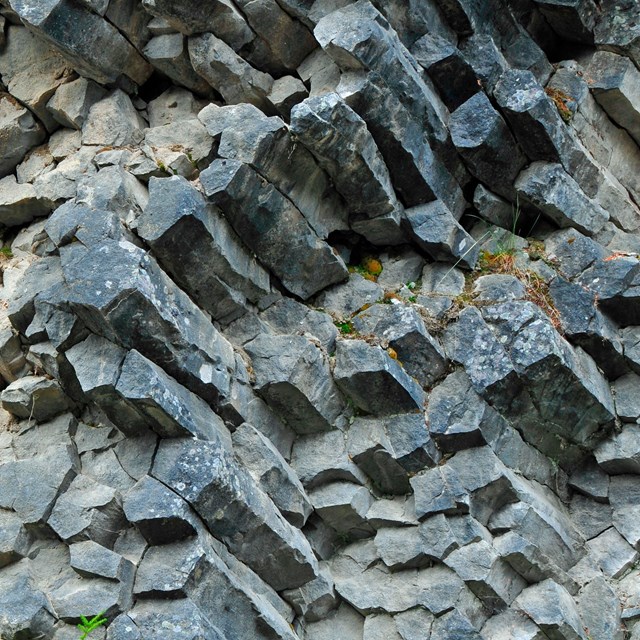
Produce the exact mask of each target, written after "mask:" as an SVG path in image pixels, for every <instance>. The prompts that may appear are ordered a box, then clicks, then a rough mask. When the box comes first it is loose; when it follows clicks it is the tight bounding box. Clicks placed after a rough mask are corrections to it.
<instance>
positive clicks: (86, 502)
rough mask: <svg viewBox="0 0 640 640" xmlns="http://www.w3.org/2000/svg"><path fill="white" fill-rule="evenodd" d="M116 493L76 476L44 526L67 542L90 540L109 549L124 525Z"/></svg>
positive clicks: (93, 481)
mask: <svg viewBox="0 0 640 640" xmlns="http://www.w3.org/2000/svg"><path fill="white" fill-rule="evenodd" d="M117 493H118V492H117V491H116V490H115V489H113V488H111V487H107V486H106V485H104V484H100V483H98V482H96V481H95V480H92V479H91V478H90V477H89V476H86V475H78V476H76V477H75V478H74V479H73V481H72V482H71V484H70V485H69V488H68V489H67V490H66V492H65V493H64V494H62V495H61V496H60V498H58V500H57V501H56V504H55V506H54V507H53V510H52V511H51V515H50V516H49V518H48V520H47V523H48V524H49V526H50V527H51V528H52V529H53V530H54V531H55V532H56V533H57V534H58V535H59V536H60V537H61V538H62V539H63V540H65V541H67V542H68V543H71V542H80V541H82V540H93V541H94V542H97V543H98V544H101V545H102V546H103V547H107V548H111V547H112V546H113V543H114V542H115V540H116V538H117V537H118V532H119V531H120V529H121V528H122V527H123V526H124V524H125V519H124V515H123V513H122V508H121V506H120V504H119V500H118V498H117Z"/></svg>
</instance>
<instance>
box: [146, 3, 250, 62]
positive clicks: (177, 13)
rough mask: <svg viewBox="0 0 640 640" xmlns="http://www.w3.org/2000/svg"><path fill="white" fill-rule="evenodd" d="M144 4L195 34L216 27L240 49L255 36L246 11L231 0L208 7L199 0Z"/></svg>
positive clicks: (156, 14)
mask: <svg viewBox="0 0 640 640" xmlns="http://www.w3.org/2000/svg"><path fill="white" fill-rule="evenodd" d="M142 6H143V7H144V8H145V9H146V10H147V11H148V12H149V13H151V14H152V15H154V16H157V17H160V18H163V19H164V20H166V21H167V22H168V23H169V24H170V25H171V26H172V27H173V28H174V29H175V30H176V31H179V32H180V33H184V34H186V35H191V34H195V33H204V32H206V31H212V32H213V33H216V34H218V36H219V37H220V38H222V39H223V40H224V41H225V42H226V43H227V44H229V45H231V46H232V47H233V48H234V49H236V50H239V49H241V48H242V47H243V46H244V45H245V44H248V43H249V42H251V40H252V39H253V37H254V36H253V34H252V32H251V29H250V27H249V25H248V24H247V23H246V21H245V19H244V17H243V16H242V13H240V11H239V10H238V9H237V8H236V7H235V5H234V4H233V3H232V2H229V0H214V2H213V3H211V4H210V5H207V6H206V7H203V6H202V5H200V3H199V2H198V1H197V0H188V2H184V3H181V4H179V5H178V4H176V3H175V2H172V1H171V0H143V2H142Z"/></svg>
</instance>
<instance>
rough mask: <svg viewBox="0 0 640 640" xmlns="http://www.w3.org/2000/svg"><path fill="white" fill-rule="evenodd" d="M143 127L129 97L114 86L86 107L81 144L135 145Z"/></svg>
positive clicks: (141, 137) (141, 134)
mask: <svg viewBox="0 0 640 640" xmlns="http://www.w3.org/2000/svg"><path fill="white" fill-rule="evenodd" d="M144 127H145V123H144V121H143V120H142V118H141V117H140V116H139V115H138V112H137V111H136V110H135V108H134V106H133V104H132V103H131V99H130V98H129V96H128V95H127V94H126V93H124V91H122V90H120V89H117V90H116V91H114V92H113V93H111V94H110V95H108V96H107V97H106V98H103V99H102V100H99V101H98V102H95V103H94V104H93V105H92V106H91V108H90V109H89V113H88V114H87V116H86V119H85V122H84V124H83V125H82V143H83V144H91V145H101V146H104V147H106V146H111V147H120V146H126V145H129V144H138V143H140V142H141V141H142V139H143V136H144V134H143V132H142V130H143V129H144Z"/></svg>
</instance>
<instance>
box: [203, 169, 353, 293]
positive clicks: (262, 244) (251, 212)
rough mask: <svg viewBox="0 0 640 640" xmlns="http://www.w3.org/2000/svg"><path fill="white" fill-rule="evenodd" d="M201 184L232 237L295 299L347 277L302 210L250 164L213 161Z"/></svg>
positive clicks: (340, 263)
mask: <svg viewBox="0 0 640 640" xmlns="http://www.w3.org/2000/svg"><path fill="white" fill-rule="evenodd" d="M200 180H201V182H202V185H203V187H204V192H205V194H206V195H207V197H209V199H210V200H212V201H213V202H214V203H215V204H217V205H218V206H220V208H221V209H222V211H223V212H224V213H225V215H226V216H227V218H228V219H229V221H230V222H231V225H232V226H233V228H234V229H235V231H236V233H237V234H238V235H239V236H240V237H241V238H242V239H243V241H244V242H245V243H246V244H247V246H248V247H249V248H250V249H251V250H252V251H253V252H254V253H255V254H256V255H258V256H260V260H261V262H262V263H263V264H264V265H265V266H267V267H268V268H269V269H271V270H272V271H273V272H274V273H275V275H276V276H277V277H278V278H280V280H281V281H282V284H283V285H284V286H285V287H286V288H287V289H288V290H289V291H290V292H291V293H293V294H294V295H297V296H300V297H301V298H302V299H307V298H309V297H310V296H312V295H313V294H314V293H317V292H318V291H319V290H321V289H324V288H325V287H327V286H329V285H331V284H334V283H336V282H340V281H341V280H344V279H345V278H346V277H347V274H348V272H347V269H346V267H345V265H344V263H343V261H342V260H341V258H339V257H338V256H337V255H336V254H335V253H334V251H333V250H332V248H331V247H330V246H329V245H328V244H326V243H324V242H323V241H322V240H320V239H319V238H318V236H317V235H316V234H315V233H314V232H313V230H312V228H311V227H310V226H309V223H308V222H307V221H306V220H305V218H304V217H303V216H302V214H301V213H300V211H299V210H298V209H297V208H296V207H295V206H294V205H293V204H292V203H291V201H290V200H288V199H286V198H285V197H284V196H283V195H282V194H281V193H280V192H279V191H278V190H277V189H275V188H274V187H273V185H271V184H269V183H267V182H266V181H265V180H264V179H262V178H261V177H260V176H259V175H258V173H256V172H255V171H254V170H253V169H251V167H250V166H249V165H246V164H242V163H240V162H237V161H235V160H215V161H214V162H213V163H212V164H211V166H210V167H209V168H208V169H207V170H206V171H204V172H203V173H202V174H201V176H200Z"/></svg>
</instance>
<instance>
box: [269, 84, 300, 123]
mask: <svg viewBox="0 0 640 640" xmlns="http://www.w3.org/2000/svg"><path fill="white" fill-rule="evenodd" d="M308 97H309V92H308V91H307V87H305V85H304V83H303V82H302V80H300V79H299V78H294V77H293V76H283V77H282V78H278V79H277V80H275V81H274V83H273V85H272V87H271V91H270V92H269V94H268V95H267V98H268V99H269V102H270V103H271V104H272V105H273V106H274V107H275V108H276V110H277V111H278V114H279V115H280V116H281V117H282V118H284V119H285V120H286V121H287V122H289V119H290V118H291V109H293V107H294V106H295V105H297V104H298V103H300V102H302V101H303V100H304V99H305V98H308Z"/></svg>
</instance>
